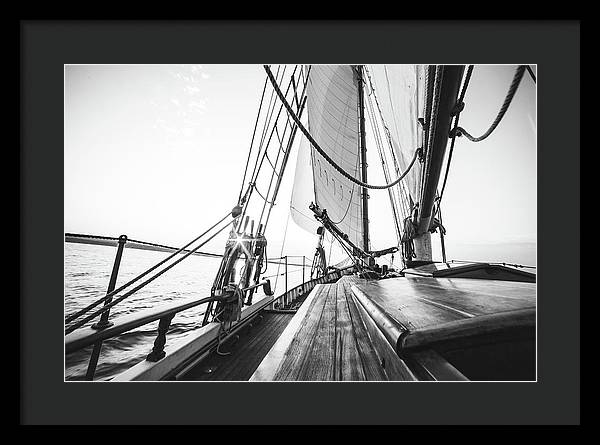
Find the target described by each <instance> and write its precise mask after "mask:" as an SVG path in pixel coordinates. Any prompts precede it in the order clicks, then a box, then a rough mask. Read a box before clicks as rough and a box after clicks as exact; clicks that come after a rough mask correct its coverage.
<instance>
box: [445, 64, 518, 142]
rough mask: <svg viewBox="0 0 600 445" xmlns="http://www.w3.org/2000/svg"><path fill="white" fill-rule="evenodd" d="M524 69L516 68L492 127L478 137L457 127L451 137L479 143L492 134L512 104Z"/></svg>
mask: <svg viewBox="0 0 600 445" xmlns="http://www.w3.org/2000/svg"><path fill="white" fill-rule="evenodd" d="M525 68H526V65H519V67H518V68H517V70H516V72H515V75H514V77H513V80H512V82H511V84H510V87H509V88H508V92H507V93H506V97H505V98H504V103H503V104H502V106H501V107H500V110H499V111H498V115H497V116H496V119H495V120H494V122H492V125H491V126H490V128H488V129H487V131H486V132H485V133H483V134H482V135H481V136H479V137H474V136H472V135H471V134H469V133H468V132H467V130H465V129H464V128H462V127H457V128H455V129H454V131H453V134H452V136H453V135H454V134H456V135H457V136H459V137H460V136H465V137H466V138H467V139H468V140H470V141H471V142H481V141H483V140H484V139H486V138H487V137H488V136H489V135H490V134H492V132H493V131H494V130H495V129H496V127H497V126H498V124H499V123H500V122H501V121H502V118H503V117H504V114H505V113H506V111H507V110H508V107H509V106H510V103H511V102H512V100H513V98H514V96H515V93H516V92H517V89H518V88H519V84H520V83H521V79H523V74H524V73H525Z"/></svg>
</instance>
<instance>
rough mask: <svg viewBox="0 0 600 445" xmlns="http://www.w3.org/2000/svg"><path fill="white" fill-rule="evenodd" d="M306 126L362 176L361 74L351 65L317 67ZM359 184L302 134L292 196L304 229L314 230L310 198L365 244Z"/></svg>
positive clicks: (293, 209)
mask: <svg viewBox="0 0 600 445" xmlns="http://www.w3.org/2000/svg"><path fill="white" fill-rule="evenodd" d="M306 94H307V101H306V107H307V109H306V112H307V115H308V129H309V131H310V134H311V135H312V136H313V138H314V139H315V140H316V141H317V143H318V144H319V145H320V146H321V148H322V149H323V150H324V151H325V152H326V153H327V154H328V155H329V156H330V157H331V158H332V159H333V160H334V161H335V162H336V163H337V164H338V165H340V166H341V167H342V168H343V169H344V170H345V171H346V172H348V173H350V174H351V175H352V176H354V177H355V178H356V179H360V176H361V165H360V149H359V122H358V77H357V74H356V71H355V69H354V68H353V67H352V66H351V65H313V66H311V70H310V76H309V80H308V86H307V92H306ZM361 193H362V190H361V187H360V186H358V185H356V184H354V183H353V182H352V181H350V180H349V179H347V178H345V177H344V176H342V175H341V174H340V173H339V172H338V171H337V170H335V169H334V168H333V167H332V166H331V165H330V164H329V163H328V162H327V161H326V160H325V158H324V157H323V156H321V155H320V154H319V153H318V152H317V151H316V150H315V149H314V148H313V147H312V146H311V145H310V143H309V142H308V141H307V140H306V139H305V138H304V137H303V138H302V140H301V143H300V149H299V153H298V161H297V163H296V176H295V179H294V190H293V192H292V200H291V214H292V218H293V220H294V222H295V223H296V224H298V225H299V226H300V227H302V228H304V229H306V230H309V231H311V232H313V233H315V231H316V228H317V227H318V225H319V224H318V222H317V221H316V220H315V219H314V217H312V212H311V211H310V210H309V208H308V206H309V204H310V202H311V201H313V202H315V203H316V204H317V205H318V206H319V207H320V208H321V209H326V210H327V213H328V215H329V218H330V219H331V221H332V222H333V223H334V224H336V226H337V227H338V228H339V229H340V230H341V231H342V232H344V233H346V234H347V235H348V239H349V240H350V241H351V242H353V243H354V244H356V245H362V240H363V229H362V217H363V214H362V207H361Z"/></svg>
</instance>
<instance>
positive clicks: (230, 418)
mask: <svg viewBox="0 0 600 445" xmlns="http://www.w3.org/2000/svg"><path fill="white" fill-rule="evenodd" d="M230 9H234V8H230ZM255 9H257V10H258V9H260V8H255ZM307 11H308V10H307ZM357 11H358V8H357ZM439 11H441V10H439ZM426 12H427V13H429V12H430V11H426ZM359 14H360V15H366V16H368V15H369V14H371V11H370V8H361V9H360V12H359ZM402 14H407V12H406V11H405V10H404V8H402ZM444 14H450V12H449V11H446V10H444ZM206 15H207V17H205V18H202V19H193V18H185V19H173V20H170V19H157V20H151V19H115V20H109V19H105V20H85V19H81V20H68V19H64V20H50V19H48V20H45V19H36V20H34V19H30V20H21V21H20V24H19V41H20V52H19V72H20V74H19V79H20V88H19V90H20V107H19V113H20V130H19V138H20V147H19V149H18V151H19V157H20V158H19V163H20V191H19V196H20V214H19V218H18V219H19V225H20V227H19V237H20V248H19V264H20V294H19V298H18V302H19V305H20V308H19V313H20V336H19V343H20V356H19V366H18V372H19V390H20V391H19V398H20V401H19V410H20V423H21V425H113V426H120V425H142V426H163V425H164V426H168V425H179V426H184V425H199V426H203V427H204V426H216V427H217V428H218V429H219V430H218V431H219V432H218V434H219V437H223V432H226V433H227V435H228V438H229V440H235V439H234V438H233V437H229V433H230V431H231V430H230V429H229V426H236V425H243V426H246V425H248V426H261V425H266V426H269V427H280V426H283V427H286V426H293V425H303V426H312V425H315V426H322V425H334V426H338V425H339V426H343V427H346V426H367V425H407V426H408V425H410V426H412V425H426V426H436V425H579V424H580V393H581V390H580V387H581V374H580V369H581V358H580V347H581V346H580V336H581V333H580V332H581V331H580V330H581V327H582V326H585V325H587V323H583V322H582V321H581V313H580V303H581V296H580V286H581V285H580V280H581V261H580V249H581V226H580V203H581V198H580V182H581V178H582V177H584V176H583V175H582V174H581V172H580V131H581V130H580V128H581V114H580V100H581V94H580V70H581V61H580V26H581V23H580V20H571V19H562V20H555V21H551V20H535V19H520V20H508V19H506V20H500V19H481V20H472V19H470V20H469V19H460V20H458V19H452V18H445V17H444V18H443V19H441V20H440V19H436V18H435V17H434V16H432V17H430V18H418V19H410V18H408V17H404V18H402V19H394V18H391V17H384V18H382V19H370V18H367V17H364V18H360V19H344V18H338V19H303V18H301V17H299V18H297V19H293V20H292V19H264V18H260V19H258V18H256V19H253V18H245V17H244V18H241V17H240V18H231V19H225V18H214V19H213V18H209V17H208V15H209V14H208V13H206ZM389 15H390V16H391V15H393V14H392V11H390V12H389ZM300 16H302V14H301V13H300ZM8 165H9V164H7V166H8ZM586 233H587V232H586ZM586 246H587V245H586ZM8 252H9V251H7V253H8ZM7 297H8V294H7ZM224 427H225V428H224ZM206 431H208V430H204V429H202V430H201V432H202V434H206ZM428 431H429V430H428ZM273 432H274V430H270V434H273ZM427 434H429V432H428V433H427ZM242 437H243V438H244V439H246V440H247V439H248V438H249V437H253V436H251V435H247V434H244V436H240V438H242ZM278 437H284V436H281V435H278ZM285 437H287V436H285ZM375 437H378V436H375ZM398 437H405V436H404V431H401V432H400V434H399V436H398ZM427 437H429V436H427ZM337 440H338V441H339V440H342V439H339V438H338V439H337Z"/></svg>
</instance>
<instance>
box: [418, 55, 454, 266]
mask: <svg viewBox="0 0 600 445" xmlns="http://www.w3.org/2000/svg"><path fill="white" fill-rule="evenodd" d="M440 69H441V70H442V71H441V76H440V82H439V85H436V87H435V88H436V89H437V91H438V93H437V98H434V101H435V104H434V105H435V108H436V109H437V112H436V113H435V114H434V115H433V116H432V117H431V123H430V130H429V131H430V135H431V136H430V138H429V147H424V149H425V150H426V152H425V161H424V166H423V179H422V183H421V199H420V205H419V214H418V218H417V221H416V224H417V230H416V231H417V233H416V237H415V238H414V240H413V241H414V246H415V254H416V258H415V259H414V261H431V260H432V257H431V233H430V232H429V228H430V226H431V221H432V218H433V207H434V203H435V194H436V190H437V185H438V180H439V178H440V173H441V169H442V163H443V160H444V155H445V153H446V145H447V143H448V134H449V132H450V124H451V121H452V112H453V109H454V107H455V106H456V98H457V97H458V90H459V88H460V83H461V80H462V75H463V72H464V65H446V66H443V67H438V70H440Z"/></svg>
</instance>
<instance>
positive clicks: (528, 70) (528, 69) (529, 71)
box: [527, 65, 537, 83]
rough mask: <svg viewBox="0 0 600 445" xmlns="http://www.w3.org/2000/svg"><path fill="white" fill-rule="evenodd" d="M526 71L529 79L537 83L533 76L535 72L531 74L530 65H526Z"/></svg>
mask: <svg viewBox="0 0 600 445" xmlns="http://www.w3.org/2000/svg"><path fill="white" fill-rule="evenodd" d="M527 72H528V73H529V75H530V76H531V79H532V80H533V83H537V81H536V78H535V74H533V70H532V69H531V67H530V66H529V65H527Z"/></svg>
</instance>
